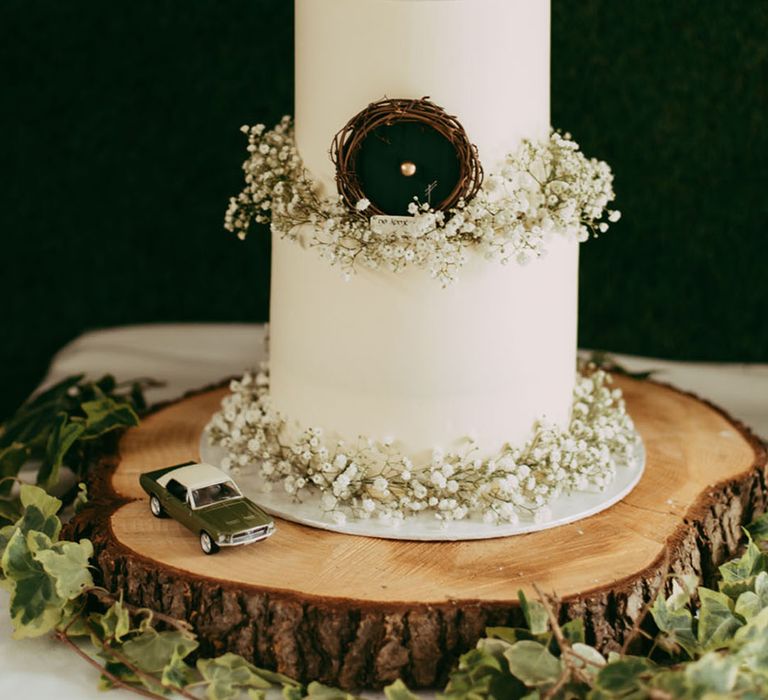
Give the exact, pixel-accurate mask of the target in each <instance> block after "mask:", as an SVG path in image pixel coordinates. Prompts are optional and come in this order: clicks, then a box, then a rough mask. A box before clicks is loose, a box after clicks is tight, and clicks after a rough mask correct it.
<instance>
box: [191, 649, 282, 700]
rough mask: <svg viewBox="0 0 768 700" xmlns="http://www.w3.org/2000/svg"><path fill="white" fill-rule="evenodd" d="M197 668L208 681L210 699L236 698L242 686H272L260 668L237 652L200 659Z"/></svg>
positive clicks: (207, 693) (226, 699)
mask: <svg viewBox="0 0 768 700" xmlns="http://www.w3.org/2000/svg"><path fill="white" fill-rule="evenodd" d="M197 669H198V671H200V674H201V675H202V677H203V679H204V680H206V681H207V682H208V690H207V691H206V697H208V698H209V700H236V698H237V697H239V695H240V689H241V688H264V689H267V688H270V687H271V685H272V684H271V683H270V682H269V681H267V680H264V679H263V678H262V677H261V676H260V675H259V669H257V668H256V667H255V666H254V665H253V664H250V663H248V662H247V661H246V660H245V659H244V658H243V657H242V656H238V655H237V654H231V653H228V654H223V655H222V656H219V657H217V658H215V659H198V662H197Z"/></svg>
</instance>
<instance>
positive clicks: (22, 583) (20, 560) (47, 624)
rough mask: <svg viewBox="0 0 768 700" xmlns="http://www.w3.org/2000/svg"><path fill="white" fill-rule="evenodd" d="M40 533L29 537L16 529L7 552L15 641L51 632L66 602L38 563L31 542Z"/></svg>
mask: <svg viewBox="0 0 768 700" xmlns="http://www.w3.org/2000/svg"><path fill="white" fill-rule="evenodd" d="M38 535H40V533H35V532H30V533H27V535H26V536H25V535H24V534H23V533H22V531H21V530H20V529H18V528H17V529H16V531H15V532H14V533H13V536H12V537H11V539H10V541H9V542H8V545H7V547H6V548H5V551H4V552H3V558H2V562H1V563H2V567H3V572H4V573H5V576H6V578H5V580H4V581H3V584H4V585H5V586H6V587H7V588H8V589H9V590H10V592H11V600H10V612H11V619H12V621H13V628H14V632H13V636H14V638H15V639H23V638H25V637H39V636H41V635H43V634H46V633H48V632H50V631H51V630H52V629H53V628H54V627H55V626H56V625H57V623H58V622H59V620H60V619H61V613H62V609H63V608H64V604H65V603H66V601H65V600H64V599H63V598H61V597H59V595H58V594H57V593H56V587H55V584H54V581H53V580H52V579H51V577H50V576H48V574H47V573H46V572H45V570H44V569H43V567H42V565H41V564H40V563H39V562H38V561H36V560H35V559H34V557H33V556H32V552H31V551H30V547H29V544H28V541H29V540H31V539H32V538H34V537H35V536H38ZM42 537H45V535H42Z"/></svg>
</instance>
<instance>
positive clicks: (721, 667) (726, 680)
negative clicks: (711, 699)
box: [685, 652, 739, 697]
mask: <svg viewBox="0 0 768 700" xmlns="http://www.w3.org/2000/svg"><path fill="white" fill-rule="evenodd" d="M738 673H739V662H738V660H737V659H734V658H732V657H728V656H722V655H720V654H716V653H714V652H709V653H708V654H705V655H704V656H702V657H701V658H700V659H699V660H698V661H695V662H693V663H690V664H687V665H686V667H685V677H686V679H687V680H688V681H689V683H690V685H691V686H692V690H693V693H694V696H695V697H701V696H702V695H705V694H707V693H721V694H727V693H730V692H731V691H732V690H733V689H734V687H735V685H736V678H737V676H738Z"/></svg>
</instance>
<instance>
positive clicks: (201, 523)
mask: <svg viewBox="0 0 768 700" xmlns="http://www.w3.org/2000/svg"><path fill="white" fill-rule="evenodd" d="M139 483H140V484H141V487H142V488H143V489H144V490H145V491H146V492H147V494H148V495H149V509H150V511H152V515H154V516H155V517H156V518H164V517H166V516H169V517H171V518H173V519H174V520H176V521H178V522H179V523H181V524H182V525H184V527H186V528H188V529H190V530H192V532H194V533H196V534H197V535H198V536H199V537H200V548H201V549H202V550H203V552H205V554H214V553H216V552H218V551H219V547H233V546H235V545H240V544H250V543H251V542H258V541H259V540H263V539H266V538H267V537H269V536H270V535H271V534H272V533H274V531H275V522H274V520H272V518H271V517H270V516H269V515H267V514H266V513H265V512H264V511H263V510H262V509H261V508H259V506H257V505H256V504H255V503H254V502H253V501H251V500H250V499H248V498H246V497H245V496H243V494H242V493H241V491H240V489H239V488H238V487H237V485H236V484H235V482H234V481H232V479H231V478H230V476H229V475H228V474H226V473H225V472H223V471H221V469H218V468H216V467H214V466H212V465H210V464H199V463H197V462H185V463H183V464H176V465H174V466H172V467H165V468H164V469H157V470H155V471H151V472H147V473H146V474H142V475H141V476H140V477H139Z"/></svg>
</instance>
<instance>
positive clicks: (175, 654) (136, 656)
mask: <svg viewBox="0 0 768 700" xmlns="http://www.w3.org/2000/svg"><path fill="white" fill-rule="evenodd" d="M197 647H198V643H197V640H196V639H194V638H192V637H190V636H189V635H188V634H184V633H182V632H180V631H178V630H173V631H167V632H158V631H157V630H155V629H154V628H152V627H150V628H148V629H147V630H145V631H144V632H142V633H141V634H140V635H139V636H137V637H133V638H132V639H129V640H128V641H126V642H124V643H123V646H122V653H123V654H124V655H125V656H126V657H127V658H128V659H129V660H130V661H131V663H132V664H134V665H135V666H136V667H138V668H140V669H141V670H142V671H145V672H146V673H150V674H153V675H158V674H161V679H160V682H161V683H162V684H163V685H164V686H170V687H176V688H181V687H184V686H185V685H186V684H187V683H188V682H189V679H190V672H191V669H190V668H189V666H187V664H186V663H185V662H184V659H185V658H186V657H187V656H189V655H190V654H191V653H192V652H193V651H194V650H195V649H197ZM145 685H147V684H146V683H145ZM148 687H150V688H155V687H156V685H155V684H152V683H151V682H150V683H149V685H148Z"/></svg>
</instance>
